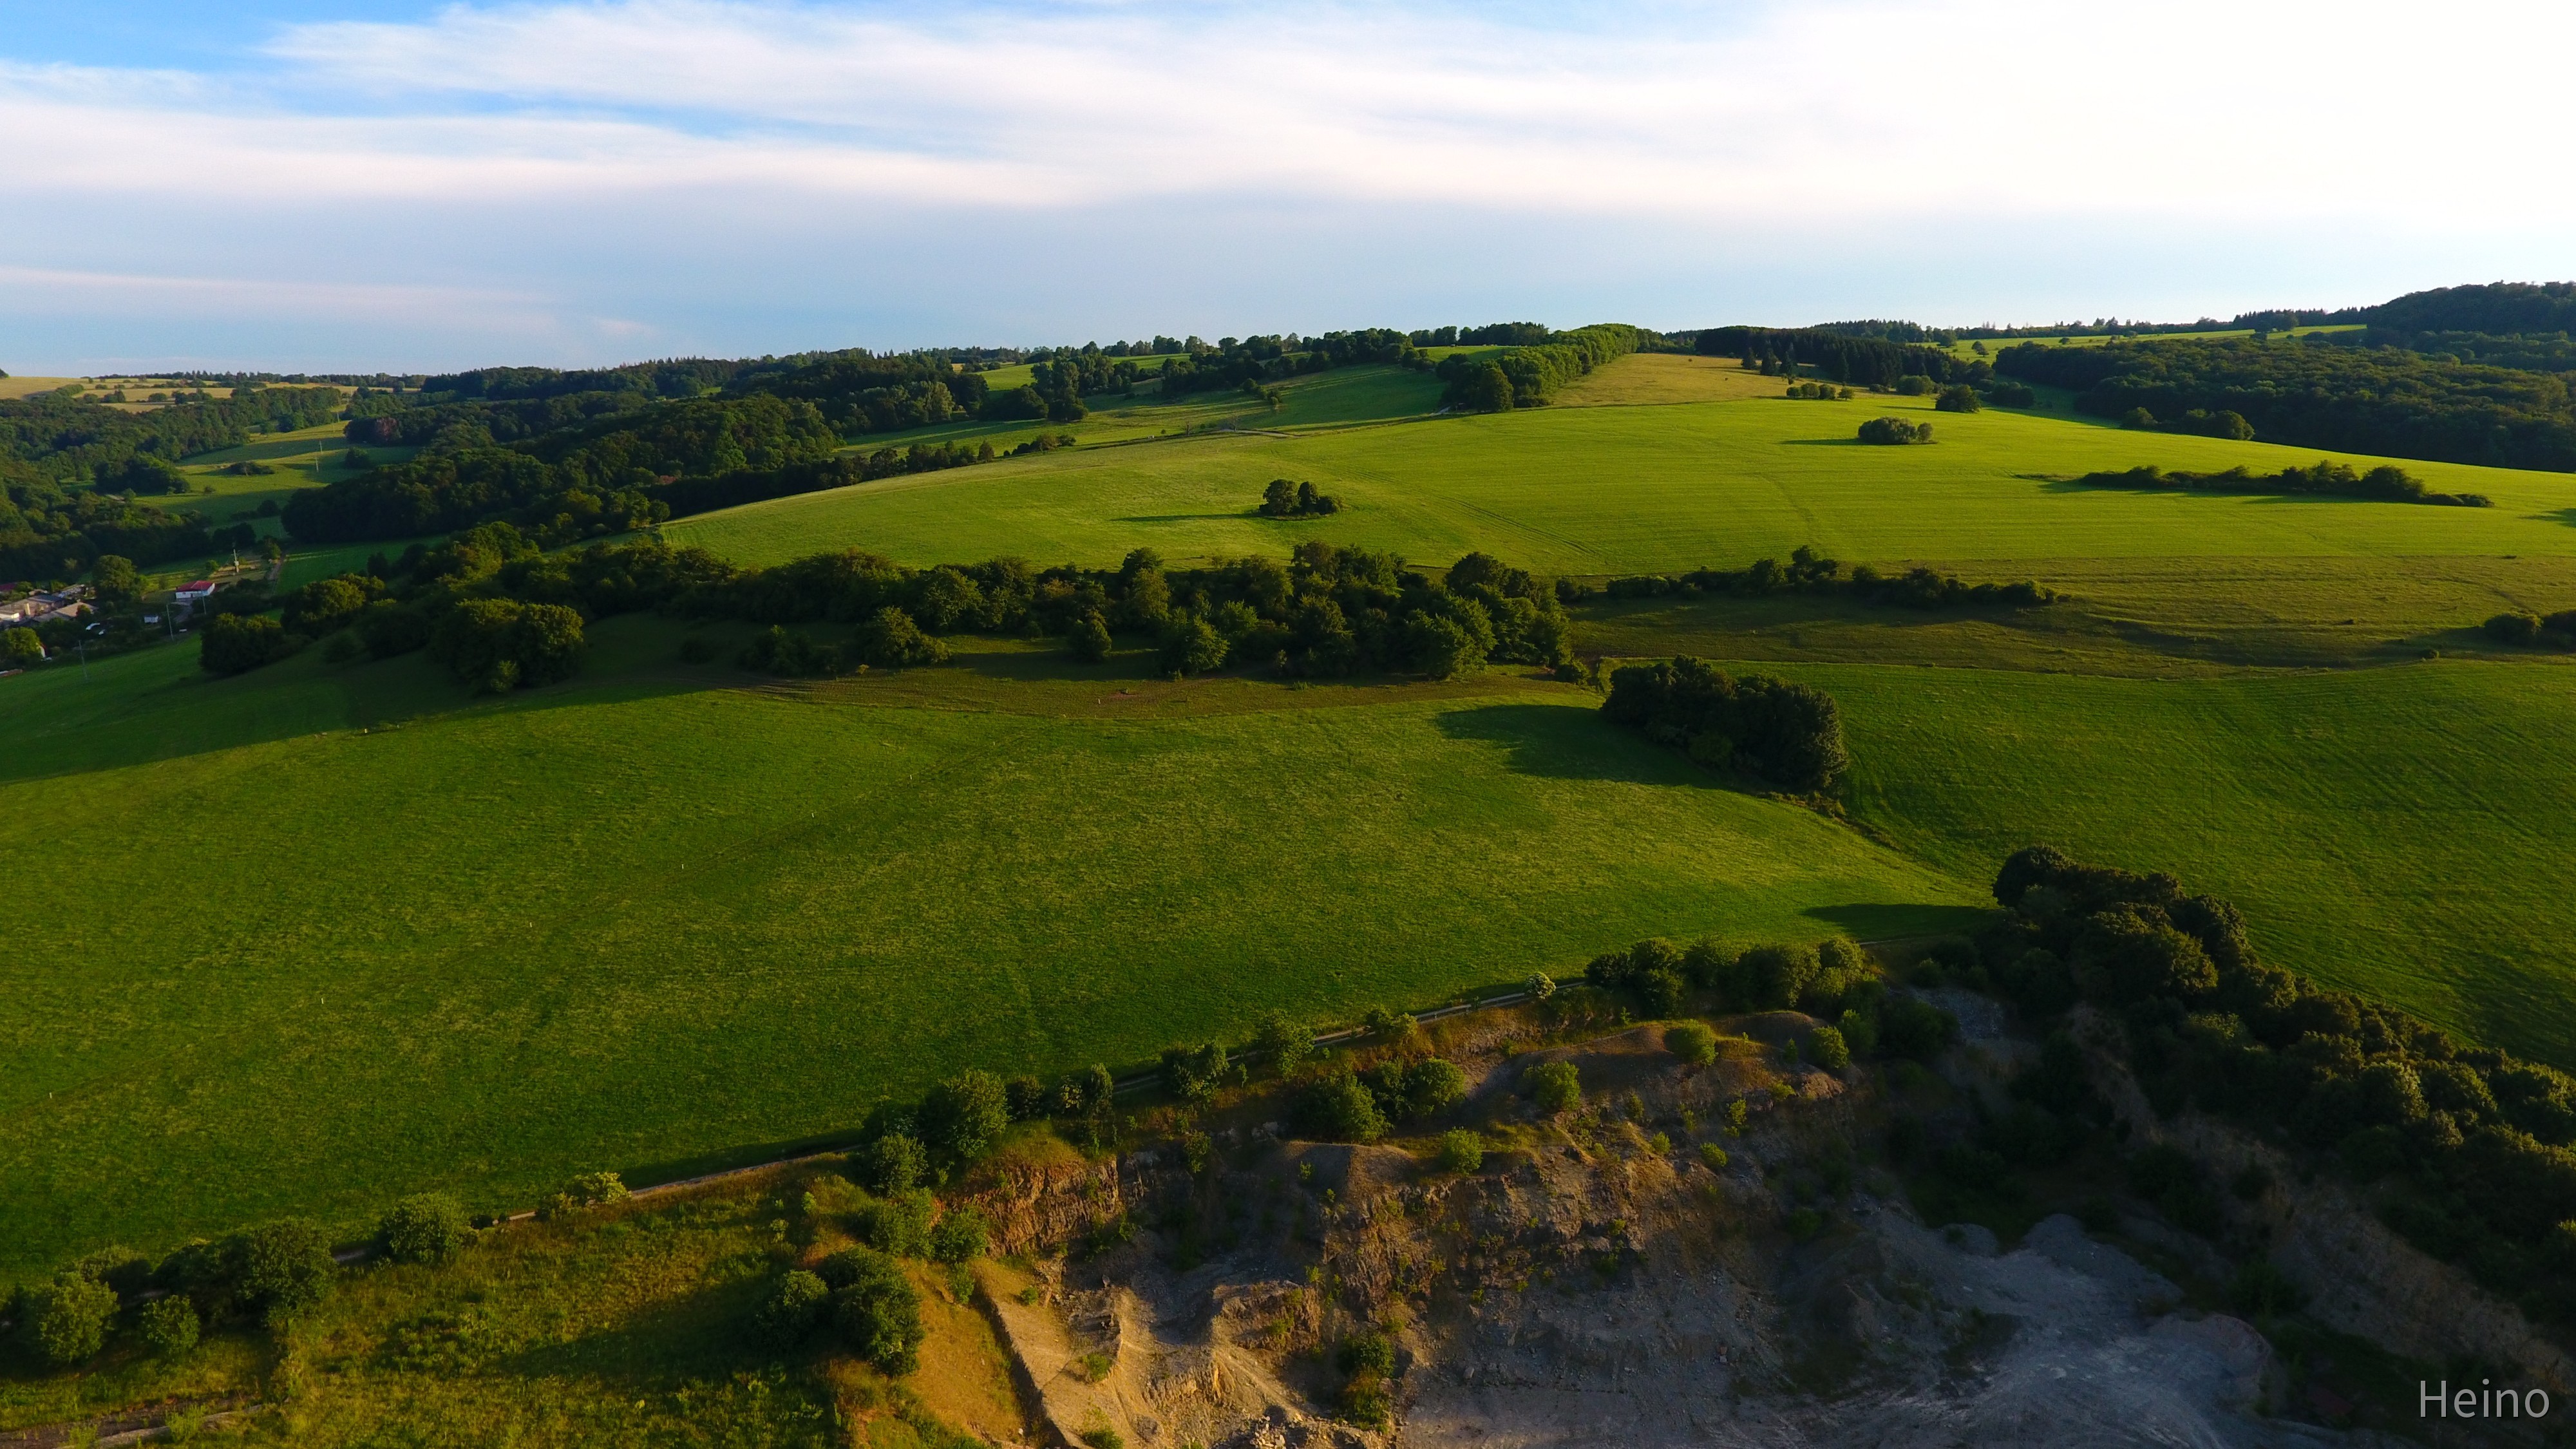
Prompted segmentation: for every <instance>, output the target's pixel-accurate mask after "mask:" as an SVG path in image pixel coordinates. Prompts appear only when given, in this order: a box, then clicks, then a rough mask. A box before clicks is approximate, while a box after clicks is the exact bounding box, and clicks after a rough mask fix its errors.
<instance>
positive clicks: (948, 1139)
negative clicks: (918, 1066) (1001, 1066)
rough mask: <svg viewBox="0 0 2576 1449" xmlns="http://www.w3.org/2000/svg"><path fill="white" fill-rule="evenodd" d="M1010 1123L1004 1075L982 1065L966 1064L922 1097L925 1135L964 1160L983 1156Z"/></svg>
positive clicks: (1009, 1108) (932, 1144)
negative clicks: (961, 1069)
mask: <svg viewBox="0 0 2576 1449" xmlns="http://www.w3.org/2000/svg"><path fill="white" fill-rule="evenodd" d="M1010 1125H1011V1098H1010V1093H1009V1091H1008V1089H1006V1088H1005V1087H1003V1085H1002V1079H1001V1078H999V1077H997V1076H994V1075H993V1074H992V1073H991V1072H987V1071H983V1070H981V1069H979V1068H975V1067H969V1068H967V1069H966V1070H965V1071H963V1072H960V1073H958V1074H957V1075H956V1076H953V1077H951V1078H949V1079H948V1080H947V1081H944V1082H942V1083H940V1084H939V1085H938V1086H936V1087H933V1088H931V1089H930V1095H929V1096H927V1097H925V1098H923V1099H922V1103H921V1131H922V1136H923V1137H925V1138H926V1139H928V1141H929V1143H930V1145H931V1146H932V1147H934V1148H936V1149H937V1150H939V1151H941V1152H945V1153H947V1154H949V1155H950V1156H952V1157H956V1158H959V1159H961V1160H963V1159H969V1158H976V1157H981V1156H983V1155H984V1154H985V1153H986V1152H987V1151H989V1150H991V1148H992V1146H993V1144H994V1143H995V1142H998V1141H1000V1140H1001V1136H1002V1134H1003V1133H1004V1132H1005V1131H1007V1130H1009V1128H1010Z"/></svg>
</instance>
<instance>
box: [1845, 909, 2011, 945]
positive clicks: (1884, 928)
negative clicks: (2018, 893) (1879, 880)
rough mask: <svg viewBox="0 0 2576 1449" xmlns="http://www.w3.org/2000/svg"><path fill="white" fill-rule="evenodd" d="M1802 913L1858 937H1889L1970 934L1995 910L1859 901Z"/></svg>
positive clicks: (1861, 938) (1872, 939)
mask: <svg viewBox="0 0 2576 1449" xmlns="http://www.w3.org/2000/svg"><path fill="white" fill-rule="evenodd" d="M1801 914H1803V915H1807V916H1810V917H1813V918H1814V919H1816V920H1819V921H1824V922H1827V923H1828V924H1830V925H1832V926H1834V927H1835V928H1836V929H1838V930H1840V931H1842V932H1843V933H1844V934H1846V935H1849V936H1851V937H1852V938H1853V939H1855V940H1860V941H1888V940H1901V939H1903V938H1905V937H1909V936H1948V935H1966V934H1970V933H1973V932H1975V931H1977V930H1978V929H1979V928H1981V927H1983V926H1984V925H1985V924H1986V922H1987V921H1988V920H1990V919H1991V918H1992V917H1993V915H1994V912H1993V911H1991V910H1990V909H1988V908H1986V907H1984V906H1943V905H1931V904H1925V903H1922V902H1906V901H1855V902H1853V903H1851V904H1849V905H1839V906H1809V907H1808V908H1807V909H1806V910H1805V911H1804V912H1802V913H1801Z"/></svg>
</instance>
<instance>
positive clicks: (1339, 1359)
mask: <svg viewBox="0 0 2576 1449" xmlns="http://www.w3.org/2000/svg"><path fill="white" fill-rule="evenodd" d="M1333 1362H1334V1363H1335V1364H1336V1365H1337V1366H1339V1367H1340V1369H1341V1371H1342V1372H1344V1373H1346V1374H1375V1375H1377V1376H1378V1377H1379V1378H1384V1377H1386V1376H1387V1375H1388V1374H1391V1373H1394V1372H1395V1340H1393V1339H1391V1338H1388V1337H1387V1336H1386V1335H1385V1334H1383V1333H1379V1332H1377V1331H1376V1330H1374V1329H1365V1330H1362V1331H1361V1332H1358V1333H1354V1334H1352V1335H1351V1336H1350V1337H1348V1338H1345V1339H1343V1340H1342V1346H1341V1347H1340V1348H1339V1349H1336V1350H1335V1351H1334V1353H1333Z"/></svg>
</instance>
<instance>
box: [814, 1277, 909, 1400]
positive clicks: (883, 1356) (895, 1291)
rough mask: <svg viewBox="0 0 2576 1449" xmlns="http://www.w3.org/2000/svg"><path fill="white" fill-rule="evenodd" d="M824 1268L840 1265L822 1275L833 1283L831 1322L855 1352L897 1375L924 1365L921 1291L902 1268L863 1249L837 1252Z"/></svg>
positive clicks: (881, 1369)
mask: <svg viewBox="0 0 2576 1449" xmlns="http://www.w3.org/2000/svg"><path fill="white" fill-rule="evenodd" d="M824 1266H826V1267H835V1268H836V1269H837V1273H836V1274H832V1273H827V1274H825V1275H823V1276H824V1278H825V1281H827V1282H833V1289H832V1326H833V1328H834V1329H835V1330H836V1331H837V1332H838V1333H839V1334H840V1336H841V1340H842V1342H844V1343H846V1344H847V1345H848V1346H849V1348H850V1351H851V1352H853V1353H856V1354H857V1355H859V1357H861V1358H864V1359H866V1360H867V1361H868V1362H869V1363H872V1364H874V1365H876V1367H877V1370H878V1371H879V1372H881V1373H885V1374H889V1375H892V1376H895V1377H898V1378H899V1377H901V1376H903V1375H905V1374H908V1373H911V1372H912V1371H913V1370H914V1369H915V1368H917V1367H919V1366H920V1357H919V1355H920V1349H921V1340H922V1339H923V1338H924V1337H925V1336H926V1334H925V1331H924V1330H923V1328H922V1325H921V1295H920V1293H919V1292H917V1291H915V1290H914V1288H913V1286H912V1283H911V1281H910V1280H909V1279H907V1278H905V1277H904V1275H903V1270H902V1269H901V1268H899V1267H897V1266H895V1264H894V1262H893V1260H891V1259H889V1258H887V1257H885V1256H883V1255H882V1254H878V1253H871V1252H869V1251H867V1250H866V1249H864V1248H849V1249H844V1250H843V1251H841V1252H838V1253H835V1254H833V1255H832V1256H831V1257H830V1258H827V1259H825V1260H824ZM835 1277H837V1280H838V1281H836V1282H834V1279H835Z"/></svg>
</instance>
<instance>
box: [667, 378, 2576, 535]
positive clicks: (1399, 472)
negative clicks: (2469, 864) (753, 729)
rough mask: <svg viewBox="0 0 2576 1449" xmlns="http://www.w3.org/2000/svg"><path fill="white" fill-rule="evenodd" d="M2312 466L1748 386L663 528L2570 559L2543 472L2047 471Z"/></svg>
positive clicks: (1314, 437)
mask: <svg viewBox="0 0 2576 1449" xmlns="http://www.w3.org/2000/svg"><path fill="white" fill-rule="evenodd" d="M1641 363H1642V364H1647V365H1649V366H1661V365H1662V360H1661V359H1651V358H1630V359H1623V360H1622V361H1621V362H1619V363H1614V364H1613V365H1612V366H1611V368H1609V369H1605V372H1606V373H1609V374H1611V377H1609V378H1605V379H1603V380H1602V383H1601V386H1602V387H1603V389H1604V390H1605V391H1606V390H1608V389H1609V388H1610V387H1611V386H1613V384H1614V382H1615V380H1616V378H1617V376H1618V375H1619V374H1620V373H1622V372H1623V371H1625V372H1630V373H1632V374H1633V373H1634V372H1637V371H1641V370H1643V369H1640V368H1638V367H1637V366H1636V365H1637V364H1641ZM1717 370H1718V371H1720V372H1723V368H1720V369H1717ZM1358 371H1361V370H1354V372H1355V373H1356V372H1358ZM1325 376H1326V377H1337V376H1341V375H1340V374H1325ZM1352 385H1353V386H1358V385H1359V381H1358V379H1357V378H1356V377H1354V378H1353V381H1352ZM1880 413H1905V414H1914V413H1920V414H1921V415H1922V416H1924V417H1925V418H1927V419H1929V420H1931V421H1932V422H1933V424H1934V426H1935V428H1936V430H1937V431H1936V438H1937V439H1938V441H1936V442H1935V443H1934V444H1933V445H1932V446H1930V447H1915V448H1869V447H1863V446H1861V445H1860V444H1858V443H1856V442H1854V441H1853V439H1852V434H1853V431H1854V430H1855V429H1856V428H1857V427H1858V426H1859V424H1860V423H1861V421H1862V420H1864V419H1866V418H1868V417H1871V416H1873V415H1876V414H1880ZM2319 456H2333V455H2321V454H2318V453H2316V452H2313V451H2310V450H2305V449H2292V448H2281V447H2274V446H2270V445H2267V444H2259V443H2235V442H2226V441H2222V440H2218V439H2211V438H2192V437H2179V436H2172V435H2167V434H2145V433H2133V432H2126V431H2122V430H2120V429H2118V428H2114V427H2108V426H2104V425H2100V424H2097V423H2093V422H2089V421H2078V420H2074V419H2070V418H2067V417H2064V416H2054V415H2048V414H2032V413H2020V412H2007V411H2002V410H1989V411H1986V412H1983V413H1978V414H1974V415H1964V416H1963V415H1958V414H1948V413H1942V414H1934V413H1932V412H1931V411H1930V407H1929V403H1928V400H1925V399H1919V398H1896V397H1873V398H1860V399H1855V400H1853V401H1850V402H1800V401H1791V400H1789V399H1786V398H1781V397H1776V396H1765V397H1754V398H1744V399H1740V400H1736V401H1725V402H1709V403H1701V404H1690V405H1682V406H1670V407H1654V408H1636V407H1550V408H1536V409H1528V410H1524V411H1520V412H1515V413H1510V414H1505V415H1501V416H1493V417H1444V418H1435V419H1429V420H1425V421H1420V422H1409V423H1400V424H1392V425H1389V426H1384V427H1375V428H1366V429H1361V430H1356V431H1331V430H1319V431H1316V432H1313V433H1312V434H1309V435H1305V436H1293V437H1270V436H1261V435H1246V434H1235V435H1219V436H1192V437H1186V438H1175V439H1171V440H1167V441H1152V442H1144V443H1139V444H1136V445H1134V446H1130V447H1120V448H1098V449H1093V448H1077V449H1072V450H1068V451H1063V452H1058V453H1051V454H1046V455H1042V456H1036V457H1029V458H1020V459H1012V460H1008V461H1004V462H999V463H994V464H989V465H984V466H979V467H974V468H961V469H956V470H953V471H950V472H945V473H933V474H921V475H916V476H912V477H905V478H893V479H886V480H883V481H880V482H875V483H866V484H861V485H858V486H856V487H852V488H844V489H838V490H835V491H832V492H829V493H818V494H808V495H805V496H803V497H798V498H784V499H776V500H773V501H770V502H767V503H758V504H752V505H750V506H748V507H745V508H739V509H732V510H728V511H726V512H723V513H717V514H708V515H704V516H701V517H697V518H691V519H684V520H681V521H679V522H677V523H674V524H673V525H671V526H670V530H669V531H670V533H671V535H672V536H673V537H674V538H677V539H680V540H683V541H686V542H689V543H696V544H703V545H705V546H706V547H708V548H711V549H714V550H716V551H717V552H719V553H722V554H724V555H726V556H728V557H730V558H734V559H737V560H739V561H742V562H745V563H773V562H778V561H781V560H784V559H787V558H792V557H796V556H799V555H802V554H807V553H811V552H814V551H815V550H816V549H818V548H822V547H827V546H828V547H862V548H868V549H871V550H874V551H876V552H880V553H884V554H887V555H889V556H891V557H894V558H897V559H900V560H904V561H907V562H912V563H934V562H941V561H949V560H959V559H966V558H977V557H984V556H987V555H989V554H991V553H993V552H996V551H997V550H1004V549H1007V550H1008V551H1009V552H1013V553H1017V554H1020V555H1022V556H1024V557H1028V558H1031V559H1035V560H1037V561H1039V562H1042V563H1055V562H1059V561H1067V560H1069V561H1073V562H1078V563H1084V564H1091V565H1095V566H1096V565H1107V564H1114V563H1116V562H1117V560H1118V559H1119V558H1120V557H1121V556H1122V555H1123V554H1124V553H1125V552H1126V551H1127V550H1128V549H1130V548H1133V547H1136V546H1137V545H1138V544H1150V545H1152V546H1154V547H1156V548H1158V549H1160V550H1162V552H1163V553H1164V554H1165V555H1166V556H1167V557H1170V558H1176V559H1195V558H1204V557H1207V556H1211V555H1218V554H1233V553H1243V552H1248V551H1256V550H1257V551H1261V552H1271V553H1277V552H1284V551H1285V550H1286V548H1287V547H1288V546H1289V544H1290V543H1291V542H1293V541H1294V540H1295V539H1297V538H1301V537H1306V536H1310V535H1315V534H1326V535H1329V536H1330V537H1332V538H1335V539H1337V540H1341V541H1346V542H1355V543H1365V544H1368V545H1371V546H1374V547H1383V548H1393V549H1396V550H1398V551H1400V552H1402V553H1404V554H1406V555H1407V556H1408V557H1411V558H1413V559H1415V560H1417V561H1423V562H1435V563H1447V562H1448V561H1450V560H1452V559H1455V558H1457V557H1458V556H1460V555H1461V554H1464V553H1466V552H1468V551H1469V550H1471V549H1482V550H1484V551H1486V552H1489V553H1493V554H1497V555H1500V556H1502V557H1505V558H1509V559H1511V560H1513V561H1515V562H1517V563H1520V564H1523V565H1524V566H1527V567H1532V568H1539V569H1545V570H1549V571H1553V572H1565V573H1581V574H1601V573H1627V572H1642V571H1650V570H1661V569H1684V568H1690V567H1694V566H1698V565H1702V564H1741V563H1743V562H1744V561H1746V560H1748V559H1751V558H1753V557H1756V556H1758V555H1762V554H1770V555H1773V556H1775V557H1777V556H1785V555H1786V554H1787V553H1788V551H1789V550H1790V549H1792V548H1795V547H1797V546H1798V545H1800V544H1810V543H1811V544H1815V545H1818V546H1820V547H1822V548H1824V549H1826V550H1828V551H1829V552H1832V553H1835V554H1836V555H1838V556H1840V557H1842V558H1845V559H1849V560H1855V561H1860V560H1867V561H1874V562H1879V563H1886V562H1891V561H1898V560H1906V559H1989V560H2019V559H2042V558H2066V557H2082V558H2091V559H2130V558H2155V557H2193V558H2201V557H2312V556H2335V555H2350V556H2389V555H2402V554H2486V555H2508V554H2518V555H2536V554H2549V555H2569V554H2576V528H2571V527H2570V523H2571V521H2576V476H2569V475H2561V474H2546V473H2523V472H2513V471H2507V470H2500V469H2482V468H2472V467H2464V466H2459V465H2451V464H2439V463H2412V462H2410V463H2407V464H2405V466H2406V467H2407V468H2408V470H2409V471H2411V472H2413V473H2415V474H2416V475H2417V476H2419V477H2422V478H2423V479H2425V480H2426V482H2427V483H2428V484H2430V485H2431V486H2433V487H2435V488H2438V489H2444V490H2451V491H2458V490H2468V491H2474V492H2484V493H2487V494H2490V495H2492V496H2493V497H2494V498H2495V500H2496V505H2497V506H2496V507H2493V508H2486V509H2468V508H2431V507H2420V506H2408V505H2401V504H2388V503H2365V502H2358V501H2344V500H2327V499H2316V498H2300V499H2289V498H2279V497H2228V496H2217V495H2182V494H2173V493H2164V492H2145V491H2134V490H2123V489H2092V488H2077V487H2075V486H2073V485H2071V484H2068V483H2063V482H2054V481H2050V480H2051V479H2052V478H2053V477H2066V476H2073V475H2078V474H2082V473H2086V472H2091V471H2095V470H2101V469H2126V468H2129V467H2132V466H2135V465H2137V464H2141V463H2156V464H2159V465H2162V466H2164V467H2168V468H2187V469H2211V470H2215V469H2223V468H2226V467H2230V466H2233V465H2235V464H2238V463H2243V464H2245V465H2247V466H2248V467H2251V468H2255V469H2257V470H2260V471H2267V472H2268V471H2276V470H2278V469H2279V468H2280V467H2281V466H2282V465H2284V464H2286V463H2292V462H2311V461H2314V460H2315V459H2316V458H2317V457H2319ZM2352 461H2355V462H2359V463H2365V464H2367V463H2372V462H2376V461H2379V460H2371V459H2359V458H2356V459H2353V460H2352ZM1282 476H1284V477H1289V478H1297V479H1311V480H1313V481H1314V482H1315V484H1316V485H1317V486H1318V487H1321V488H1324V489H1325V490H1327V491H1329V492H1333V493H1337V494H1339V495H1340V496H1341V497H1342V500H1343V502H1344V504H1345V506H1346V512H1345V513H1343V514H1341V515H1339V516H1336V517H1334V518H1331V519H1327V520H1315V521H1293V522H1282V521H1276V520H1270V519H1263V518H1260V517H1258V516H1257V515H1256V514H1255V512H1254V505H1255V504H1257V503H1258V502H1259V501H1260V497H1261V489H1262V486H1263V484H1265V483H1267V482H1268V481H1269V480H1270V479H1272V478H1275V477H1282Z"/></svg>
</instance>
